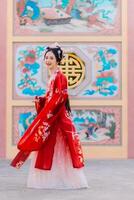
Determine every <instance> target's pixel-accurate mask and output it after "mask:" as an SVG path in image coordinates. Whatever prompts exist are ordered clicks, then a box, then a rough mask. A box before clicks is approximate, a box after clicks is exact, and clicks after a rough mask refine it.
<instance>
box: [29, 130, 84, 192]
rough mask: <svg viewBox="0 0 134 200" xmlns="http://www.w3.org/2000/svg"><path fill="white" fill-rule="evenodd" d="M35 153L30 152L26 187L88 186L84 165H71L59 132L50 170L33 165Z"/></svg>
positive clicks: (67, 150) (69, 156)
mask: <svg viewBox="0 0 134 200" xmlns="http://www.w3.org/2000/svg"><path fill="white" fill-rule="evenodd" d="M37 153H38V152H32V160H31V164H30V169H29V173H28V179H27V187H29V188H38V189H43V188H44V189H45V188H46V189H78V188H88V183H87V180H86V177H85V174H84V170H83V169H84V167H82V168H74V167H73V165H72V160H71V155H70V152H69V148H68V146H67V145H66V144H65V141H64V138H63V136H62V133H61V132H59V131H58V132H57V138H56V144H55V148H54V156H53V163H52V168H51V170H40V169H37V168H35V167H34V165H35V161H36V156H37Z"/></svg>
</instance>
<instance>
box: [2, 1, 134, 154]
mask: <svg viewBox="0 0 134 200" xmlns="http://www.w3.org/2000/svg"><path fill="white" fill-rule="evenodd" d="M133 10H134V1H132V0H128V127H129V130H128V131H129V138H128V139H129V140H128V157H129V158H134V150H133V147H134V134H133V119H134V92H133V91H134V90H133V82H132V81H133V74H134V67H133V52H134V47H133V43H134V38H133V36H134V26H133V21H134V14H133V13H134V12H133ZM6 14H7V2H6V0H4V1H0V19H1V20H0V27H1V29H0V60H1V63H0V64H1V65H0V69H1V70H0V86H1V87H0V91H1V98H0V157H5V153H6V152H5V148H6V147H5V140H6V137H5V135H6V121H5V119H6Z"/></svg>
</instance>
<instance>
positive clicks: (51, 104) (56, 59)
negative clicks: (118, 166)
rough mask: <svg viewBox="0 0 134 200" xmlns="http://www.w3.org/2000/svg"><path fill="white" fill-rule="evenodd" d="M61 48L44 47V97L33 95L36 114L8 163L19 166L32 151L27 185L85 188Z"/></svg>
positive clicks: (79, 146)
mask: <svg viewBox="0 0 134 200" xmlns="http://www.w3.org/2000/svg"><path fill="white" fill-rule="evenodd" d="M62 58H63V51H62V49H61V48H60V47H59V46H56V47H47V49H46V52H45V55H44V62H45V65H46V67H48V69H49V71H50V79H49V83H48V90H47V93H46V95H45V97H36V98H35V107H36V110H37V117H36V118H35V119H34V121H33V122H32V124H31V125H30V126H29V127H28V129H27V130H26V132H25V134H24V135H23V136H22V138H21V139H20V141H19V142H18V145H17V147H18V148H19V149H20V151H19V153H18V154H17V156H16V157H15V158H14V160H13V161H12V163H11V165H12V166H14V167H16V168H20V166H21V165H22V164H23V163H24V161H25V160H26V159H27V158H28V156H29V155H30V153H31V152H32V161H31V166H30V170H29V175H28V181H27V186H28V187H32V188H55V189H73V188H87V187H88V184H87V180H86V178H85V176H84V172H83V167H84V159H83V153H82V149H81V144H80V140H79V137H78V134H77V132H76V130H75V127H74V124H73V122H72V120H71V116H70V112H71V109H70V105H69V99H68V93H67V79H66V77H65V75H64V74H63V73H62V72H61V71H60V69H59V66H58V65H59V64H60V62H61V60H62Z"/></svg>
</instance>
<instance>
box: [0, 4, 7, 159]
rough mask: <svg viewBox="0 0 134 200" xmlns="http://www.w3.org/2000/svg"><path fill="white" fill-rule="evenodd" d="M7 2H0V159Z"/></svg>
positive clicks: (1, 152)
mask: <svg viewBox="0 0 134 200" xmlns="http://www.w3.org/2000/svg"><path fill="white" fill-rule="evenodd" d="M6 8H7V1H6V0H4V1H2V0H1V1H0V19H1V20H0V157H5V148H6V145H5V144H6V142H5V140H6V14H7V9H6Z"/></svg>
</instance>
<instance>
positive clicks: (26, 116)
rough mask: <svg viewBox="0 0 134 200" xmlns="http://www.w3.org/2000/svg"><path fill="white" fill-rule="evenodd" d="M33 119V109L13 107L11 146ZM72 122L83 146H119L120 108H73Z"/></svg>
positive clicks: (34, 112)
mask: <svg viewBox="0 0 134 200" xmlns="http://www.w3.org/2000/svg"><path fill="white" fill-rule="evenodd" d="M35 117H36V111H35V109H34V107H28V106H26V107H13V131H12V133H13V134H12V142H13V145H15V144H17V141H18V140H19V138H20V137H21V136H22V135H23V134H24V132H25V130H26V129H27V128H28V126H29V125H30V124H31V122H32V121H33V119H34V118H35ZM72 120H73V123H74V124H75V127H76V129H77V132H78V134H79V137H80V140H81V142H82V143H83V144H90V145H92V144H93V145H101V144H102V145H121V107H118V106H104V107H100V106H95V107H83V108H75V107H74V108H73V109H72Z"/></svg>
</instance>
